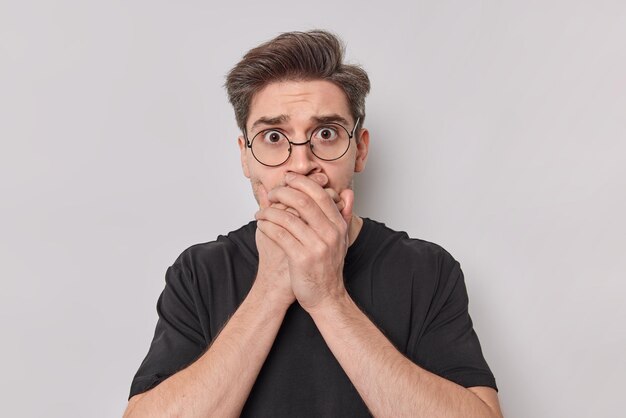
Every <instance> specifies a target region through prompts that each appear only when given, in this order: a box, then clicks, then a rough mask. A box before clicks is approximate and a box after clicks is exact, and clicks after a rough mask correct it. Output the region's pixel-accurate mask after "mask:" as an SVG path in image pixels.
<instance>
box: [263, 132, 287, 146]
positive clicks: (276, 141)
mask: <svg viewBox="0 0 626 418" xmlns="http://www.w3.org/2000/svg"><path fill="white" fill-rule="evenodd" d="M261 137H262V138H263V144H265V145H280V144H282V143H284V142H286V141H287V137H285V135H284V134H283V133H282V132H280V131H275V130H272V129H268V130H267V131H264V132H263V133H262V134H261Z"/></svg>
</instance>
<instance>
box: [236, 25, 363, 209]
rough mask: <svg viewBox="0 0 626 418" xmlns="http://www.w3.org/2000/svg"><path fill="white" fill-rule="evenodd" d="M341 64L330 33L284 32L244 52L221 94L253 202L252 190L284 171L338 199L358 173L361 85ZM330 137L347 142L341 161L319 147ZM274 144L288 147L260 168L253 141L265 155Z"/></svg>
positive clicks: (278, 179)
mask: <svg viewBox="0 0 626 418" xmlns="http://www.w3.org/2000/svg"><path fill="white" fill-rule="evenodd" d="M342 59H343V47H342V45H341V43H340V42H339V40H338V39H337V38H336V37H335V36H333V35H332V34H330V33H327V32H323V31H312V32H304V33H303V32H292V33H286V34H282V35H280V36H278V37H276V38H275V39H273V40H271V41H268V42H266V43H264V44H262V45H260V46H259V47H257V48H254V49H252V50H251V51H249V52H248V53H247V54H246V55H245V56H244V58H243V59H242V60H241V61H240V62H239V63H238V64H237V65H236V66H235V67H234V68H233V69H232V70H231V71H230V73H229V74H228V77H227V82H226V88H227V90H228V94H229V98H230V101H231V103H232V104H233V107H234V109H235V115H236V118H237V123H238V125H239V127H240V128H241V130H242V132H243V135H242V136H240V137H239V147H240V149H241V163H242V167H243V171H244V174H245V175H246V177H248V178H250V180H251V183H252V187H253V191H254V194H255V197H256V198H257V201H259V190H260V188H259V186H263V189H264V191H269V190H271V189H273V188H274V187H276V186H278V185H280V184H281V183H283V181H284V176H285V174H287V173H288V172H294V173H299V174H303V175H306V176H311V178H312V179H314V180H315V181H316V182H318V183H319V184H320V186H322V187H324V188H327V189H333V190H334V191H335V192H337V193H341V191H343V190H345V189H349V188H351V187H352V176H353V174H354V173H355V172H359V171H361V170H362V169H363V168H364V166H365V161H366V158H367V149H368V144H369V133H368V132H367V130H366V129H361V128H360V125H361V124H362V122H363V119H364V118H365V96H366V95H367V93H368V92H369V79H368V77H367V74H366V73H365V71H363V70H362V69H361V68H359V67H357V66H353V65H346V64H343V62H342ZM344 128H345V129H344ZM333 132H334V133H333ZM336 133H341V134H342V135H344V139H345V138H346V137H347V136H352V134H353V133H354V135H353V137H352V138H350V139H349V140H348V141H347V142H345V143H346V147H347V148H343V149H344V150H345V153H344V154H341V152H339V153H338V154H337V155H334V154H333V153H332V152H330V154H333V155H327V154H328V153H326V148H323V147H326V146H327V144H328V141H327V139H330V138H333V137H334V135H335V134H336ZM278 140H280V141H281V143H282V144H283V145H284V146H286V147H287V148H288V151H287V153H286V154H281V155H284V156H285V158H286V159H282V158H278V159H277V160H276V159H274V160H272V161H267V160H264V159H263V158H262V157H261V155H260V154H259V152H255V149H256V150H257V151H258V150H259V148H258V146H259V145H260V144H261V142H260V141H264V144H265V145H266V148H271V146H272V145H274V144H275V143H276V141H278ZM307 140H311V142H310V143H306V144H304V143H305V142H307ZM289 141H290V142H291V145H289ZM283 150H284V148H283ZM259 157H261V158H259ZM319 157H322V158H319ZM324 157H329V158H324ZM334 157H337V158H336V159H333V158H334ZM283 161H284V162H283Z"/></svg>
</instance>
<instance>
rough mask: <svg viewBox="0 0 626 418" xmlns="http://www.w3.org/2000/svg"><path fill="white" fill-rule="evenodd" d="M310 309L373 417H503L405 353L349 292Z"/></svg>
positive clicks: (477, 398)
mask: <svg viewBox="0 0 626 418" xmlns="http://www.w3.org/2000/svg"><path fill="white" fill-rule="evenodd" d="M309 313H310V314H311V316H312V318H313V320H314V321H315V323H316V325H317V327H318V328H319V330H320V332H321V334H322V336H323V337H324V340H325V341H326V343H327V344H328V346H329V348H330V349H331V351H332V352H333V354H334V356H335V357H336V358H337V360H338V361H339V363H340V364H341V367H342V368H343V369H344V371H345V372H346V374H347V375H348V377H349V378H350V380H351V381H352V383H353V384H354V386H355V387H356V389H357V391H358V392H359V394H360V395H361V397H362V398H363V400H364V402H365V404H366V405H367V407H368V408H369V409H370V411H371V412H372V413H373V414H374V416H377V417H461V416H462V417H481V418H484V417H498V416H500V413H499V411H497V410H495V409H492V408H491V407H490V406H489V405H488V404H486V403H485V402H483V400H481V399H480V398H479V397H478V396H477V395H475V394H474V393H472V392H471V391H470V390H468V389H466V388H464V387H462V386H459V385H457V384H455V383H453V382H451V381H448V380H446V379H443V378H441V377H439V376H437V375H435V374H433V373H430V372H428V371H427V370H424V369H422V368H420V367H419V366H417V365H416V364H414V363H413V362H411V361H410V360H409V359H407V358H406V357H404V356H403V355H402V354H401V353H400V352H399V351H398V350H397V349H396V348H395V347H394V346H393V344H391V342H389V340H388V339H387V338H386V337H385V336H384V335H383V334H382V332H381V331H380V330H379V329H378V328H377V327H376V326H375V325H374V324H373V323H372V322H371V321H370V320H369V318H367V316H366V315H365V314H364V313H363V312H362V311H361V310H360V309H359V308H358V307H357V306H356V304H355V303H354V302H353V301H352V299H350V297H349V296H348V295H346V296H345V298H342V300H341V301H340V302H333V303H332V304H331V303H329V304H326V305H324V306H321V307H320V308H319V309H317V310H316V311H314V312H309Z"/></svg>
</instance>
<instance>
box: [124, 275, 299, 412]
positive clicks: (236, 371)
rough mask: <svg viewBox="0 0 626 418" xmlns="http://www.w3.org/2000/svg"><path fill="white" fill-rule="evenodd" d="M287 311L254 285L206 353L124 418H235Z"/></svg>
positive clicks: (137, 402)
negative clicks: (174, 417)
mask: <svg viewBox="0 0 626 418" xmlns="http://www.w3.org/2000/svg"><path fill="white" fill-rule="evenodd" d="M286 309H287V306H284V305H280V304H277V303H273V299H272V298H271V297H269V295H268V294H267V293H264V292H263V290H261V289H260V288H259V287H254V286H253V288H252V290H251V291H250V293H249V294H248V296H247V297H246V298H245V299H244V301H243V302H242V304H241V305H240V307H239V308H238V309H237V311H236V312H235V313H234V314H233V316H232V317H231V319H230V320H229V321H228V323H227V324H226V325H225V327H224V328H223V329H222V331H221V332H220V333H219V335H218V336H217V338H216V339H215V340H214V341H213V343H212V345H211V346H210V348H209V349H208V350H207V351H206V352H205V353H204V354H203V355H202V356H201V357H200V358H199V359H198V360H196V361H195V362H194V363H193V364H191V365H190V366H188V367H187V368H185V369H183V370H181V371H180V372H178V373H176V374H174V375H172V376H170V377H169V378H168V379H166V380H164V381H163V382H161V383H160V384H159V385H158V386H156V387H155V388H153V389H151V390H150V391H148V392H145V393H144V394H143V395H140V396H137V399H136V400H134V399H131V402H130V403H129V406H128V408H127V410H126V413H125V414H124V417H129V418H130V417H158V416H167V417H170V416H176V417H179V416H184V417H206V416H220V417H231V416H232V417H236V416H239V414H240V413H241V409H242V408H243V405H244V404H245V401H246V399H247V398H248V395H249V393H250V390H251V389H252V386H253V385H254V382H255V380H256V378H257V375H258V373H259V371H260V370H261V367H262V366H263V363H264V362H265V359H266V358H267V354H268V353H269V351H270V349H271V347H272V344H273V342H274V339H275V338H276V334H277V333H278V329H279V328H280V325H281V323H282V320H283V318H284V316H285V312H286ZM134 398H135V397H134Z"/></svg>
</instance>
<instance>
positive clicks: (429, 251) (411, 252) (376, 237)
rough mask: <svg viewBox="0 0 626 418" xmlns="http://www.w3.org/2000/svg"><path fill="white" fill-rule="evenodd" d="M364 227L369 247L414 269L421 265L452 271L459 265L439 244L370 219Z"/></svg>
mask: <svg viewBox="0 0 626 418" xmlns="http://www.w3.org/2000/svg"><path fill="white" fill-rule="evenodd" d="M363 225H364V231H365V232H366V237H365V238H366V240H367V241H369V244H368V245H369V246H371V247H375V248H378V249H379V251H380V252H381V253H385V254H387V255H388V256H391V257H393V258H397V259H401V260H403V262H404V263H408V264H410V265H412V266H413V267H415V266H416V265H421V266H423V267H430V268H433V269H440V268H443V269H451V268H452V266H454V265H455V264H458V262H457V261H456V260H455V259H454V257H453V256H452V255H451V254H450V253H449V252H448V251H447V250H446V249H445V248H444V247H442V246H441V245H439V244H437V243H434V242H431V241H427V240H424V239H420V238H413V237H410V236H409V234H407V233H406V232H405V231H396V230H394V229H392V228H390V227H388V226H387V225H385V224H384V223H382V222H378V221H375V220H372V219H369V218H364V219H363Z"/></svg>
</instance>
